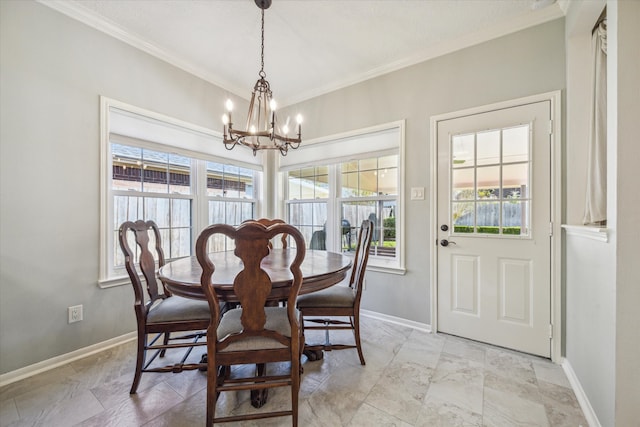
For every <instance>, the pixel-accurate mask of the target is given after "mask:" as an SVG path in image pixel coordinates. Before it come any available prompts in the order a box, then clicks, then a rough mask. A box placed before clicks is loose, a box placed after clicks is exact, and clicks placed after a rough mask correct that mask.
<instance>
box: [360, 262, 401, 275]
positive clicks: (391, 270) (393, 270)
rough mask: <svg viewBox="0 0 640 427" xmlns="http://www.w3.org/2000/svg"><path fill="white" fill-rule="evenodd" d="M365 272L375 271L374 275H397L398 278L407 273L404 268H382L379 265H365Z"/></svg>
mask: <svg viewBox="0 0 640 427" xmlns="http://www.w3.org/2000/svg"><path fill="white" fill-rule="evenodd" d="M367 271H375V272H376V273H387V274H397V275H399V276H404V275H405V274H406V273H407V269H406V268H399V267H384V266H381V265H371V264H368V265H367Z"/></svg>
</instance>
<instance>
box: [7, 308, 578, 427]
mask: <svg viewBox="0 0 640 427" xmlns="http://www.w3.org/2000/svg"><path fill="white" fill-rule="evenodd" d="M362 320H363V331H362V337H363V341H364V343H363V344H364V353H365V358H366V360H367V365H366V366H361V365H360V364H359V361H358V357H357V354H356V352H355V350H345V351H333V352H328V353H326V354H325V357H324V359H323V360H321V361H315V362H310V361H305V363H304V371H305V372H304V375H303V377H302V384H301V391H300V418H299V423H300V426H304V427H307V426H331V427H333V426H366V427H370V426H416V427H418V426H420V427H423V426H505V427H507V426H508V427H513V426H536V427H537V426H558V427H560V426H563V427H564V426H567V427H568V426H571V427H578V426H584V427H586V426H587V422H586V420H585V418H584V416H583V414H582V411H581V410H580V406H579V405H578V402H577V401H576V398H575V395H574V393H573V391H572V390H571V388H570V386H569V383H568V381H567V379H566V377H565V375H564V372H563V371H562V369H561V367H559V366H558V365H555V364H553V363H551V362H550V361H548V360H546V359H541V358H538V357H533V356H529V355H525V354H521V353H517V352H513V351H508V350H504V349H501V348H498V347H493V346H490V345H484V344H479V343H476V342H473V341H468V340H464V339H460V338H456V337H452V336H447V335H442V334H438V335H436V334H429V333H425V332H421V331H417V330H413V329H410V328H406V327H402V326H398V325H393V324H389V323H385V322H381V321H378V320H374V319H370V318H363V319H362ZM332 336H333V335H332ZM319 338H320V337H314V336H312V335H310V334H308V335H307V341H314V340H317V339H319ZM335 338H339V337H338V336H336V337H335ZM335 341H337V340H335ZM196 352H197V353H201V352H200V351H199V350H196ZM134 354H135V344H134V343H127V344H124V345H120V346H118V347H115V348H113V349H110V350H107V351H104V352H102V353H100V354H97V355H93V356H90V357H87V358H85V359H82V360H78V361H76V362H73V363H70V364H68V365H65V366H62V367H60V368H57V369H54V370H51V371H48V372H45V373H42V374H40V375H36V376H34V377H31V378H28V379H25V380H23V381H20V382H16V383H13V384H10V385H7V386H5V387H3V388H2V389H0V426H54V427H55V426H100V427H103V426H118V427H123V426H154V427H155V426H167V427H174V426H175V427H179V426H199V425H204V419H205V395H206V390H205V386H206V375H205V373H203V372H199V371H190V372H183V373H180V374H171V373H169V374H154V373H148V374H143V375H142V382H141V385H140V387H139V390H138V393H137V394H136V395H132V396H131V395H129V387H130V385H131V379H132V377H133V368H134V359H135V358H134ZM167 357H171V356H167ZM193 357H194V358H197V357H199V355H198V354H194V355H193ZM283 368H284V367H283V366H273V367H270V369H283ZM246 369H248V367H247V368H246ZM289 394H290V393H289V389H288V388H281V389H277V390H272V391H271V392H270V394H269V402H268V403H267V405H268V407H269V408H270V409H273V408H276V407H283V408H286V407H288V405H289ZM231 411H233V412H234V413H237V412H241V411H258V410H257V409H254V408H252V407H251V406H250V403H249V394H248V392H238V393H223V394H222V396H221V397H220V399H219V401H218V412H231ZM226 425H243V426H244V425H246V426H253V425H255V426H288V425H291V418H290V417H284V418H272V419H266V420H264V419H263V420H258V421H255V422H246V423H242V424H240V423H230V424H226Z"/></svg>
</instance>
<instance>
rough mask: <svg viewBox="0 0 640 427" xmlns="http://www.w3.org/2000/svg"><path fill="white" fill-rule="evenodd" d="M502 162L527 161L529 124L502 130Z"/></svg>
mask: <svg viewBox="0 0 640 427" xmlns="http://www.w3.org/2000/svg"><path fill="white" fill-rule="evenodd" d="M502 141H503V142H502V162H503V163H513V162H528V161H529V125H526V126H517V127H513V128H510V129H504V130H503V131H502Z"/></svg>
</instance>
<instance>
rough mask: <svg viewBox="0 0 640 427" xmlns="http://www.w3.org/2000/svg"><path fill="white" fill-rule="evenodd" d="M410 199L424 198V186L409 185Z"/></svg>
mask: <svg viewBox="0 0 640 427" xmlns="http://www.w3.org/2000/svg"><path fill="white" fill-rule="evenodd" d="M411 200H424V187H411Z"/></svg>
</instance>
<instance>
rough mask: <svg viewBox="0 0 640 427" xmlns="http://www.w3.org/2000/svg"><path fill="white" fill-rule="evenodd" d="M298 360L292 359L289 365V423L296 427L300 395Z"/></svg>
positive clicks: (299, 364)
mask: <svg viewBox="0 0 640 427" xmlns="http://www.w3.org/2000/svg"><path fill="white" fill-rule="evenodd" d="M300 366H301V363H300V358H299V357H298V358H295V357H294V358H293V360H292V363H291V422H292V425H293V427H297V426H298V396H299V394H300Z"/></svg>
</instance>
